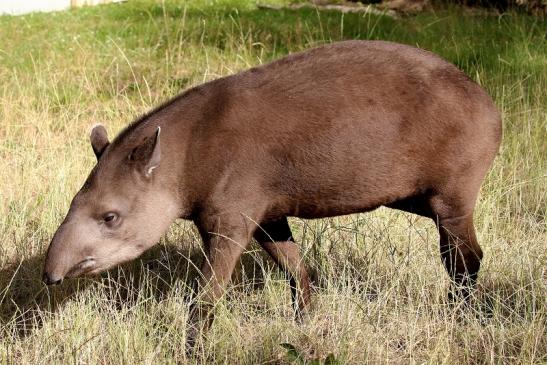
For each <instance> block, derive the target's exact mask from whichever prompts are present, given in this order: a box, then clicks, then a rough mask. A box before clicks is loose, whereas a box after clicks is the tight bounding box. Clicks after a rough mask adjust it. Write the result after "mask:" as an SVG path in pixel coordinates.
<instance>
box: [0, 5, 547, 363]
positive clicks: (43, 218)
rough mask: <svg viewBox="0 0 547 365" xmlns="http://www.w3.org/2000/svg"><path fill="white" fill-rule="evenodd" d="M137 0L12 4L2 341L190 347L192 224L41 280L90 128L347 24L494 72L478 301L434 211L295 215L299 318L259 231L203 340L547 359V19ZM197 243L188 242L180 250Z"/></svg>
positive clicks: (2, 203) (258, 356)
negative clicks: (500, 132) (39, 9)
mask: <svg viewBox="0 0 547 365" xmlns="http://www.w3.org/2000/svg"><path fill="white" fill-rule="evenodd" d="M181 4H182V3H180V2H179V3H177V2H174V1H173V2H167V3H166V4H162V3H154V2H150V1H130V2H128V3H125V4H123V5H109V6H101V7H97V8H84V9H79V10H76V11H70V12H66V13H56V14H43V15H32V16H25V17H16V18H13V17H11V18H10V17H0V171H2V173H1V174H0V360H1V361H2V363H29V364H42V363H43V364H50V363H82V364H90V363H108V364H110V363H127V364H134V363H154V364H155V363H179V362H183V363H184V362H186V361H187V359H185V355H184V346H183V344H184V337H185V331H186V327H185V326H186V325H185V321H186V316H187V311H188V294H189V292H190V286H191V284H192V280H193V278H194V277H195V275H196V269H195V267H194V265H195V264H197V263H199V261H200V259H199V258H200V249H199V239H198V235H197V234H196V232H195V231H194V228H193V227H192V225H191V224H190V223H187V222H180V223H178V224H177V225H176V226H174V227H173V228H172V229H171V230H170V232H169V233H168V234H167V235H166V236H165V238H164V239H163V240H162V242H161V244H160V245H159V246H158V247H157V248H155V249H154V250H152V251H151V252H150V253H147V254H146V255H145V257H144V258H143V259H142V260H138V261H136V262H134V263H131V264H128V265H124V266H123V267H121V268H118V269H114V270H112V271H110V272H108V273H106V274H105V275H103V276H102V277H100V278H94V279H81V280H72V281H70V282H67V283H66V284H64V285H63V286H62V287H57V288H50V289H48V288H45V287H44V286H43V285H42V283H41V281H40V276H41V265H42V260H43V253H44V250H45V248H46V247H47V245H48V243H49V239H50V238H51V235H52V233H53V232H54V231H55V229H56V228H57V226H58V224H59V223H60V221H61V220H62V218H63V216H64V214H65V213H66V210H67V208H68V205H69V203H70V199H71V198H72V196H73V194H74V193H75V192H76V191H77V190H78V188H79V187H80V185H81V184H82V183H83V181H84V179H85V177H86V175H87V173H88V172H89V170H90V168H91V167H92V165H93V163H94V156H93V154H92V151H91V148H90V146H89V145H88V131H89V127H90V126H91V125H92V124H94V123H96V122H98V121H100V122H102V123H104V124H105V125H106V126H107V129H108V130H109V133H110V134H111V135H113V134H115V133H116V132H117V131H119V130H120V129H121V128H122V127H123V126H124V125H125V124H127V123H128V122H129V121H130V120H132V119H133V118H134V117H136V116H138V115H139V114H140V113H142V112H145V111H147V110H149V109H150V108H152V107H153V106H155V105H157V104H158V103H160V102H161V101H163V100H165V99H166V98H168V97H170V96H174V95H176V94H177V93H178V92H180V91H181V90H182V89H184V88H187V87H189V86H191V85H196V84H199V83H201V82H203V81H205V80H209V79H213V78H216V77H219V76H222V75H227V74H230V73H232V72H236V71H238V70H241V69H244V68H247V67H249V66H251V65H256V64H259V63H262V62H267V61H268V60H271V59H273V58H276V57H278V56H281V55H284V54H286V53H288V52H292V51H297V50H300V49H304V48H308V47H311V46H313V45H316V44H320V43H324V42H330V41H335V40H339V39H349V38H361V39H385V40H393V41H399V42H404V43H409V44H414V45H419V46H421V47H424V48H427V49H430V50H433V51H435V52H437V53H439V54H441V55H442V56H444V57H445V58H447V59H448V60H450V61H452V62H454V63H456V64H457V65H458V66H460V67H461V68H463V69H464V70H465V71H466V72H467V73H468V74H469V75H470V76H471V77H472V78H474V79H475V80H477V81H479V82H480V83H481V84H483V85H484V86H485V87H486V88H487V89H488V90H489V92H490V93H491V94H492V95H493V97H494V98H495V100H496V102H497V104H498V105H499V107H500V109H501V110H502V112H503V118H504V131H505V132H504V141H503V145H502V149H501V151H500V155H499V156H498V158H497V159H496V161H495V164H494V166H493V169H492V171H491V173H490V174H489V176H488V178H487V181H486V182H485V184H484V186H483V189H482V193H481V196H480V200H479V204H478V211H477V217H476V223H477V230H478V235H479V239H480V242H481V244H482V247H483V249H484V251H485V260H484V264H483V269H482V271H481V273H480V279H479V285H478V291H477V293H476V298H475V303H474V305H473V306H472V307H471V308H470V309H463V308H461V307H460V306H455V307H451V306H448V305H446V304H445V297H446V291H447V288H448V278H447V275H446V274H445V272H444V269H443V267H442V265H441V262H440V258H439V254H438V236H437V233H436V231H435V229H434V226H433V224H432V223H431V222H429V221H427V220H424V219H421V218H418V217H415V216H412V215H408V214H404V213H400V212H396V211H391V210H388V209H379V210H377V211H375V212H373V213H370V214H364V215H355V216H346V217H340V218H334V219H324V220H318V221H303V220H296V219H293V220H291V226H292V228H293V231H294V232H295V236H296V239H297V240H298V241H299V242H300V243H301V244H302V250H303V253H304V254H305V259H306V262H307V263H308V264H309V266H310V267H311V268H312V269H313V271H314V272H315V273H316V274H315V276H316V282H315V285H316V287H315V292H314V298H313V299H314V309H313V311H312V312H311V314H310V317H309V318H308V319H307V320H306V321H305V323H303V324H302V325H298V324H296V323H295V322H294V321H293V320H292V312H291V305H290V295H289V290H288V285H287V283H286V282H285V280H284V278H283V277H282V275H281V274H280V273H279V272H278V271H277V269H276V268H275V267H273V265H272V264H271V263H270V262H269V261H268V259H266V258H265V256H264V255H263V254H262V253H261V252H260V251H259V250H258V248H256V247H253V249H252V250H250V252H249V253H247V254H246V256H245V258H244V260H243V265H242V266H241V268H240V270H239V272H238V275H237V277H236V278H235V280H234V283H233V285H232V286H231V287H230V290H229V292H228V293H227V295H226V298H225V300H223V301H222V302H221V303H219V305H218V307H217V308H216V313H217V318H216V320H215V323H214V326H213V328H212V330H211V332H210V333H209V335H208V338H207V339H206V341H204V342H203V343H201V348H200V349H201V352H200V356H199V357H197V358H196V359H193V360H192V361H191V362H192V363H194V362H197V363H204V364H205V363H207V364H209V363H228V364H240V363H241V364H242V363H245V364H260V363H288V362H289V357H288V356H287V353H286V350H284V349H283V348H282V347H280V346H279V344H280V343H285V342H288V343H291V344H293V345H295V346H296V348H298V350H299V351H301V353H302V355H303V356H304V357H305V358H306V359H307V361H308V362H309V361H311V360H312V359H325V358H326V356H327V355H328V354H329V353H334V355H335V357H336V359H338V361H339V362H340V363H347V364H363V363H366V362H369V363H374V364H376V363H388V364H406V363H431V364H441V363H444V364H464V363H468V364H483V363H488V364H500V363H502V364H505V363H506V364H509V363H511V364H512V363H518V364H529V363H545V362H546V361H547V338H546V297H547V295H546V294H547V290H546V289H547V288H546V277H545V276H546V263H547V262H546V261H547V256H546V251H547V250H546V248H547V247H546V242H547V230H546V222H545V214H546V208H547V201H546V191H547V189H546V173H547V171H546V167H547V166H546V161H547V159H546V153H547V138H546V137H547V135H546V134H547V123H546V119H547V118H546V114H547V113H546V111H547V109H546V105H547V96H546V93H545V90H547V75H546V72H545V65H546V64H547V47H546V41H545V38H544V35H545V33H546V27H545V23H544V22H543V21H542V20H538V19H535V18H531V17H528V16H525V15H518V14H507V15H504V16H502V17H499V18H496V17H478V16H475V17H460V16H458V14H457V9H452V10H450V9H448V10H443V11H439V12H438V13H436V14H433V13H431V14H422V15H419V16H417V17H415V18H406V19H400V20H392V19H387V18H381V17H376V16H372V15H364V16H363V15H358V14H347V15H341V14H337V13H317V12H314V11H312V10H301V11H298V12H289V11H280V12H268V11H260V10H256V9H255V8H254V6H253V4H252V3H250V2H248V1H244V0H241V1H236V0H231V1H228V0H224V1H205V2H200V1H191V2H189V3H184V4H182V5H181ZM188 258H191V260H188Z"/></svg>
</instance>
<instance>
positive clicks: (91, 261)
mask: <svg viewBox="0 0 547 365" xmlns="http://www.w3.org/2000/svg"><path fill="white" fill-rule="evenodd" d="M96 263H97V262H96V261H95V258H93V257H86V258H85V259H83V260H82V261H80V262H78V263H77V264H76V265H74V266H73V267H72V269H70V270H69V271H68V273H67V274H66V276H67V277H76V276H81V275H84V274H87V273H88V272H90V271H92V270H93V269H94V268H95V265H96Z"/></svg>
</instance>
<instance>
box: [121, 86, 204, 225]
mask: <svg viewBox="0 0 547 365" xmlns="http://www.w3.org/2000/svg"><path fill="white" fill-rule="evenodd" d="M212 83H214V81H213V82H211V83H208V84H205V85H202V86H199V87H197V88H194V89H190V90H188V91H187V92H185V93H183V94H181V95H179V96H177V97H175V98H174V99H171V100H170V101H168V102H167V103H165V104H163V105H161V106H160V107H158V108H156V109H155V110H153V111H152V112H150V113H148V114H147V115H145V116H143V117H142V118H140V119H139V120H137V121H136V122H134V123H133V124H132V125H130V126H129V127H128V128H126V130H124V131H123V132H121V133H120V135H119V136H118V139H120V141H119V143H121V144H125V143H127V144H132V143H133V142H132V141H142V140H143V139H144V138H146V137H148V136H151V135H153V134H154V133H155V131H156V130H157V128H158V127H161V135H160V143H161V163H160V165H159V167H158V168H157V169H156V170H155V171H154V173H155V174H157V175H156V176H155V179H157V183H158V186H159V187H160V188H161V189H166V190H168V193H169V194H170V195H172V196H173V197H174V199H176V200H177V205H178V206H179V211H180V217H181V218H190V217H191V215H192V211H193V209H194V206H195V205H196V201H195V200H196V199H195V192H194V190H195V189H194V187H193V186H190V185H192V184H190V183H189V182H188V181H187V180H188V179H187V177H188V174H187V170H188V165H189V163H188V158H189V151H191V149H192V145H193V143H194V142H195V141H194V139H195V138H194V137H193V136H192V133H193V131H195V129H196V126H197V125H199V124H200V123H201V124H203V121H204V111H205V110H207V104H208V101H209V100H210V99H211V94H212V93H211V91H210V90H211V89H212V88H211V85H210V84H212Z"/></svg>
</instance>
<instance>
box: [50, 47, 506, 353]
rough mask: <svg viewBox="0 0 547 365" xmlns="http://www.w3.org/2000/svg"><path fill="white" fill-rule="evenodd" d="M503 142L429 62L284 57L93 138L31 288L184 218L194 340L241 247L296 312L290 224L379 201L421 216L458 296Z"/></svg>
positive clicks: (129, 252)
mask: <svg viewBox="0 0 547 365" xmlns="http://www.w3.org/2000/svg"><path fill="white" fill-rule="evenodd" d="M501 136H502V125H501V117H500V113H499V112H498V110H497V108H496V106H495V105H494V102H493V101H492V99H491V98H490V96H489V95H488V94H487V93H486V92H485V91H484V90H483V89H482V88H481V87H480V86H479V85H477V84H476V83H475V82H473V81H472V80H471V79H470V78H469V77H467V76H466V75H465V74H464V73H463V72H461V71H460V70H458V69H457V68H456V67H455V66H454V65H452V64H450V63H448V62H446V61H444V60H443V59H441V58H440V57H438V56H436V55H435V54H433V53H430V52H428V51H425V50H422V49H418V48H414V47H411V46H407V45H402V44H396V43H390V42H383V41H344V42H338V43H333V44H329V45H324V46H320V47H318V48H314V49H311V50H308V51H304V52H301V53H294V54H291V55H289V56H287V57H284V58H281V59H279V60H277V61H274V62H271V63H269V64H266V65H263V66H259V67H253V68H250V69H248V70H246V71H243V72H239V73H237V74H234V75H231V76H227V77H223V78H219V79H216V80H213V81H210V82H207V83H205V84H202V85H199V86H196V87H193V88H191V89H189V90H187V91H185V92H183V93H182V94H180V95H178V96H176V97H175V98H173V99H172V100H170V101H168V102H166V103H165V104H163V105H161V106H159V107H158V108H156V109H155V110H153V111H151V112H150V113H148V114H146V115H144V116H142V117H140V118H138V119H137V120H136V121H134V122H133V123H131V124H130V125H129V126H127V127H126V128H125V129H124V130H123V131H122V132H121V133H119V135H118V136H117V137H116V138H115V139H114V140H113V141H112V142H109V139H108V137H107V133H106V130H105V128H104V127H103V126H101V125H98V126H96V127H95V128H93V129H92V131H91V136H90V139H91V146H92V148H93V151H94V153H95V155H96V157H97V163H96V165H95V166H94V168H93V169H92V171H91V173H90V174H89V176H88V177H87V179H86V181H85V183H84V184H83V187H82V188H81V189H80V191H79V192H78V193H77V194H76V196H75V197H74V199H73V201H72V203H71V205H70V209H69V211H68V214H67V216H66V218H65V219H64V221H63V222H62V224H61V225H60V227H59V228H58V230H57V231H56V233H55V235H54V236H53V239H52V241H51V244H50V246H49V249H48V251H47V255H46V259H45V267H44V274H43V280H44V282H45V283H46V284H58V283H61V282H62V280H63V279H64V278H67V277H76V276H80V275H84V274H95V273H99V272H101V271H103V270H106V269H108V268H110V267H112V266H114V265H116V264H119V263H121V262H124V261H128V260H131V259H134V258H136V257H138V256H139V255H141V254H142V253H143V252H144V251H145V250H147V249H148V248H150V247H151V246H153V245H154V244H155V243H157V242H158V240H159V239H160V237H161V236H162V235H163V234H164V233H165V232H166V230H167V229H168V228H169V226H170V225H171V223H172V222H173V221H174V220H176V219H178V218H182V219H188V220H191V221H193V222H194V223H195V225H196V226H197V229H198V231H199V233H200V235H201V238H202V240H203V245H204V251H205V252H206V258H205V260H204V263H203V266H202V273H201V274H202V275H201V276H200V279H199V280H198V281H199V285H198V290H199V292H200V294H199V295H198V298H199V299H200V300H199V301H198V300H196V301H195V303H201V304H200V305H198V304H196V305H194V306H193V307H192V309H191V314H190V322H191V323H192V326H190V328H191V330H189V333H188V338H189V343H190V345H191V343H192V339H193V338H195V335H196V333H199V331H201V330H199V331H198V330H192V329H193V328H201V329H203V328H204V327H207V326H208V324H205V325H203V326H201V327H200V326H199V323H210V322H211V321H212V319H211V318H212V311H211V305H212V304H214V303H215V301H217V300H218V299H219V297H221V296H222V294H223V292H224V290H225V287H226V285H227V283H228V281H229V279H230V276H231V274H232V272H233V270H234V267H235V266H236V264H237V262H238V260H239V258H240V256H241V254H242V253H243V252H244V250H245V249H246V247H248V245H249V242H250V241H251V240H252V239H253V238H254V239H255V240H256V241H257V242H258V243H259V244H260V245H261V246H262V247H263V248H264V250H265V251H267V252H268V254H269V255H270V256H271V257H272V259H273V260H274V261H275V262H276V263H277V264H278V265H279V266H280V268H281V269H282V270H284V271H285V272H286V273H287V274H288V275H289V277H290V283H291V287H292V293H293V302H295V306H296V307H297V312H304V311H305V310H306V308H307V307H308V306H309V303H310V284H309V279H308V274H307V271H306V269H305V265H304V264H303V262H302V259H301V257H300V254H299V250H298V247H297V246H296V245H295V243H294V240H293V235H292V233H291V229H290V226H289V224H288V221H287V217H300V218H304V219H310V218H323V217H332V216H338V215H345V214H352V213H360V212H366V211H370V210H373V209H375V208H378V207H380V206H386V207H390V208H395V209H400V210H403V211H406V212H410V213H414V214H418V215H421V216H424V217H427V218H430V219H431V220H433V221H434V223H435V224H436V226H437V227H438V231H439V236H440V256H441V258H442V262H443V263H444V266H445V268H446V270H447V272H448V274H449V275H450V277H451V278H452V283H453V285H454V287H457V288H460V289H461V290H460V294H461V293H463V295H467V294H468V293H469V289H468V288H472V287H473V284H474V282H475V281H476V278H477V273H478V271H479V267H480V262H481V258H482V257H483V253H482V251H481V248H480V246H479V244H478V242H477V238H476V235H475V229H474V226H473V211H474V207H475V204H476V200H477V196H478V193H479V189H480V186H481V183H482V181H483V180H484V177H485V175H486V173H487V171H488V169H489V167H490V165H491V164H492V162H493V159H494V157H495V155H496V153H497V151H498V148H499V145H500V140H501ZM204 303H205V304H204Z"/></svg>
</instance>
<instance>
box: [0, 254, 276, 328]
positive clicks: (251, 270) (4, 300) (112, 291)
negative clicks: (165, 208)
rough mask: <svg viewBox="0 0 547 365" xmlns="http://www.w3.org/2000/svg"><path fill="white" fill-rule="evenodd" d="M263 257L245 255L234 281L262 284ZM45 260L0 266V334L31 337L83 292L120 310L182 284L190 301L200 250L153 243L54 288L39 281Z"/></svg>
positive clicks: (160, 297) (161, 295) (40, 257)
mask: <svg viewBox="0 0 547 365" xmlns="http://www.w3.org/2000/svg"><path fill="white" fill-rule="evenodd" d="M257 255H258V256H257ZM264 258H265V255H264V254H263V253H261V252H258V251H256V250H255V251H253V252H251V253H248V254H246V255H244V257H243V258H242V262H241V264H240V266H239V267H238V270H237V272H236V274H235V275H234V278H233V279H234V281H235V282H238V281H239V282H242V281H243V282H244V285H245V286H247V287H248V286H249V285H251V287H252V288H254V289H257V288H260V287H262V285H263V269H264V261H263V259H264ZM43 260H44V256H43V255H37V256H33V257H30V258H27V259H24V260H22V261H19V262H17V263H13V264H10V265H8V266H6V267H4V268H2V269H0V329H1V330H0V337H4V338H9V337H14V336H15V337H19V338H22V337H26V336H28V335H30V334H31V333H32V332H33V331H35V330H37V329H39V328H41V327H42V325H43V323H44V321H46V320H47V318H48V316H49V315H51V314H53V313H55V312H57V311H58V310H60V309H61V308H62V307H63V305H64V304H65V303H67V302H69V301H71V300H78V296H79V295H80V294H82V293H84V292H85V291H87V290H93V291H94V293H97V294H94V295H98V296H100V297H102V298H106V299H107V300H108V301H109V302H110V304H113V305H114V306H115V308H117V309H118V310H121V309H122V308H127V306H131V305H133V304H137V303H138V302H139V299H142V298H143V296H144V297H145V298H153V299H155V300H157V301H161V300H163V299H164V298H165V297H167V296H168V295H169V293H170V292H171V291H172V290H173V289H174V288H175V287H176V288H183V289H184V292H185V294H187V300H190V299H191V296H192V294H193V291H194V288H195V282H196V278H197V277H198V275H199V267H200V266H201V263H202V262H203V253H202V251H201V250H200V249H199V248H194V249H191V248H188V247H186V248H184V247H180V246H175V245H172V244H162V245H157V246H155V247H154V248H152V249H150V250H149V251H147V252H146V253H145V254H144V255H143V256H141V257H140V258H139V259H137V260H134V261H133V262H130V263H126V264H123V265H121V266H119V267H116V268H113V269H111V270H108V271H107V272H105V273H103V274H101V275H100V276H96V277H89V278H79V279H67V280H66V281H65V282H63V284H62V285H60V286H55V287H47V286H46V285H44V284H43V283H42V281H41V277H42V267H43ZM270 264H271V263H270ZM6 331H8V332H9V333H7V332H6Z"/></svg>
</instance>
